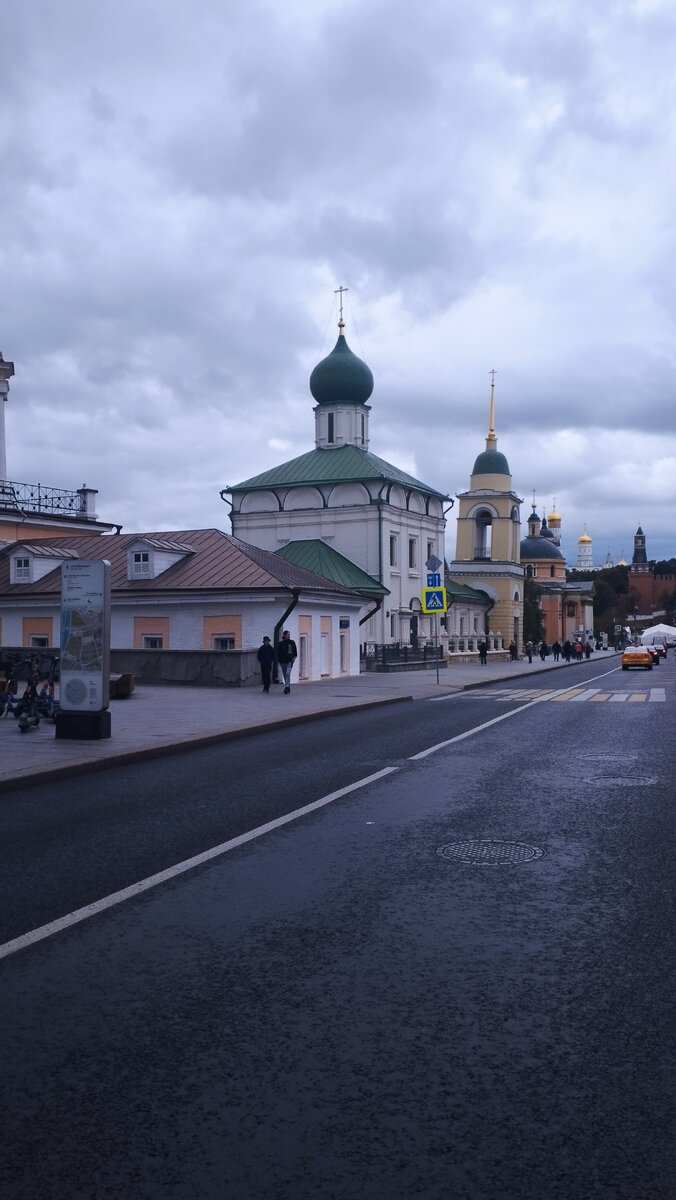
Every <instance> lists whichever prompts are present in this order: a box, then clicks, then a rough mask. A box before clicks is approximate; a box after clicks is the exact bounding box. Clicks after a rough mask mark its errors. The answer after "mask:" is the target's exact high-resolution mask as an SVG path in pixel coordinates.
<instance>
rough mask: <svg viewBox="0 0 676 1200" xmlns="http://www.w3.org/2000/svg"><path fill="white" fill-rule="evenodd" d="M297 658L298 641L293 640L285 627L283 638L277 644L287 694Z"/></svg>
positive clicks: (278, 659) (278, 660)
mask: <svg viewBox="0 0 676 1200" xmlns="http://www.w3.org/2000/svg"><path fill="white" fill-rule="evenodd" d="M297 658H298V650H297V649H296V643H295V642H294V641H292V639H291V634H290V633H289V631H288V629H285V630H284V633H283V634H282V640H281V642H279V643H278V645H277V662H278V663H279V665H280V668H281V671H282V676H283V679H284V695H285V696H286V695H288V693H289V692H290V691H291V670H292V668H293V664H294V663H295V661H296V659H297Z"/></svg>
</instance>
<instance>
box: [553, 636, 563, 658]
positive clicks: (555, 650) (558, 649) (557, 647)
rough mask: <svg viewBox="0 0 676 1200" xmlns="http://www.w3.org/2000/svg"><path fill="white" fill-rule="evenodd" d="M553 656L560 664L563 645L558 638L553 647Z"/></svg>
mask: <svg viewBox="0 0 676 1200" xmlns="http://www.w3.org/2000/svg"><path fill="white" fill-rule="evenodd" d="M552 654H553V655H554V662H558V661H559V659H560V657H561V643H560V641H559V640H558V638H557V640H556V641H555V642H554V643H553V645H552Z"/></svg>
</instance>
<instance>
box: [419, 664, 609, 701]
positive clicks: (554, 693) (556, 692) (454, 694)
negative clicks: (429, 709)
mask: <svg viewBox="0 0 676 1200" xmlns="http://www.w3.org/2000/svg"><path fill="white" fill-rule="evenodd" d="M619 670H620V668H619V667H611V668H610V670H609V671H603V672H602V673H601V674H600V675H592V677H591V679H586V680H585V682H584V684H582V683H571V685H570V687H566V688H554V689H552V690H551V691H550V693H549V695H550V698H551V697H552V696H557V695H559V694H560V693H563V692H574V691H577V690H578V689H579V688H581V687H585V686H586V685H587V684H588V683H596V681H597V679H605V677H606V675H614V673H615V671H619ZM490 686H491V685H490V682H489V681H487V682H486V683H485V684H482V685H481V687H482V688H484V687H486V688H488V687H490ZM525 690H526V688H504V687H502V688H495V689H491V694H492V695H496V694H497V693H499V692H502V693H504V692H505V691H508V692H512V693H513V692H515V691H525ZM532 690H533V691H536V690H537V689H536V688H535V687H533V688H532ZM473 691H474V689H473V688H469V689H468V690H467V691H460V692H452V693H451V694H450V695H448V696H428V697H427V703H428V704H438V703H439V701H440V700H456V699H457V698H458V696H464V697H469V696H471V695H472V692H473ZM475 694H476V693H475Z"/></svg>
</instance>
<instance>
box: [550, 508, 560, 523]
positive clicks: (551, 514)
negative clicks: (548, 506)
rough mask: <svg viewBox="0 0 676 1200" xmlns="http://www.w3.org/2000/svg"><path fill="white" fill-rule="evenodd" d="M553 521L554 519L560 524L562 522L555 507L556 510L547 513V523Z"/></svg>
mask: <svg viewBox="0 0 676 1200" xmlns="http://www.w3.org/2000/svg"><path fill="white" fill-rule="evenodd" d="M552 521H554V522H555V523H556V521H558V522H559V525H560V524H561V518H560V516H559V514H558V513H557V512H556V510H555V509H554V511H552V512H550V513H548V514H547V524H548V525H551V523H552Z"/></svg>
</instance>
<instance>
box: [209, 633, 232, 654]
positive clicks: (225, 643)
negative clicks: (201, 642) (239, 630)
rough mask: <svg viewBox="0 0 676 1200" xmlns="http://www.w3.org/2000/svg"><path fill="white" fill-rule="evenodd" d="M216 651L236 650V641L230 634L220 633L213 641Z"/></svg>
mask: <svg viewBox="0 0 676 1200" xmlns="http://www.w3.org/2000/svg"><path fill="white" fill-rule="evenodd" d="M211 641H212V646H213V649H214V650H234V649H235V648H236V647H235V639H234V637H232V635H231V634H229V633H219V634H216V635H214V637H213V638H212V639H211Z"/></svg>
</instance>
